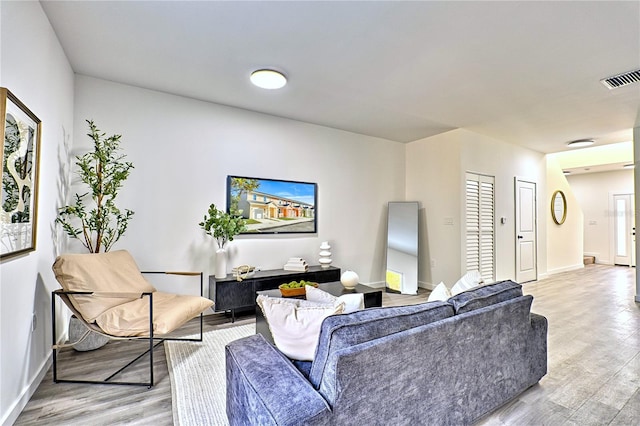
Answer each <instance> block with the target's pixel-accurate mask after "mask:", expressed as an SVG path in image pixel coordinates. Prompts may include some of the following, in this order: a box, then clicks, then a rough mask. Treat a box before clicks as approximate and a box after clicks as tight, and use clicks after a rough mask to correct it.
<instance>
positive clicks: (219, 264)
mask: <svg viewBox="0 0 640 426" xmlns="http://www.w3.org/2000/svg"><path fill="white" fill-rule="evenodd" d="M226 277H227V250H225V249H223V248H219V249H218V250H216V278H226Z"/></svg>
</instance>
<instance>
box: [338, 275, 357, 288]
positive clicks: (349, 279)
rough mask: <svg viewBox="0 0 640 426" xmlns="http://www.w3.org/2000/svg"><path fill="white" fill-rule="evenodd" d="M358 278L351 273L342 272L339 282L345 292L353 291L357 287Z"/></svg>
mask: <svg viewBox="0 0 640 426" xmlns="http://www.w3.org/2000/svg"><path fill="white" fill-rule="evenodd" d="M358 281H360V277H359V276H358V274H356V273H355V272H353V271H344V272H343V273H342V275H341V276H340V282H341V283H342V285H343V286H344V288H346V289H347V290H353V289H354V288H356V286H357V285H358Z"/></svg>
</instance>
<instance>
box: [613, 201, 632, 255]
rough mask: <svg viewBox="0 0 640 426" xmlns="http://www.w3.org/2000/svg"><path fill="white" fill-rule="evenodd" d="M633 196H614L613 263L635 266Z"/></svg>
mask: <svg viewBox="0 0 640 426" xmlns="http://www.w3.org/2000/svg"><path fill="white" fill-rule="evenodd" d="M634 218H635V215H634V213H633V194H614V195H613V247H614V257H613V263H615V264H616V265H625V266H635V262H634V261H635V259H634V257H635V256H634V253H633V245H634V244H635V243H634V240H635V223H634V222H635V221H634Z"/></svg>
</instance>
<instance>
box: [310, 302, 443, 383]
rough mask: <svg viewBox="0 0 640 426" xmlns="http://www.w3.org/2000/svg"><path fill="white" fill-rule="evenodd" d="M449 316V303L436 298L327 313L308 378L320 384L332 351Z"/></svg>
mask: <svg viewBox="0 0 640 426" xmlns="http://www.w3.org/2000/svg"><path fill="white" fill-rule="evenodd" d="M452 316H453V308H452V306H451V305H450V304H449V303H447V302H440V301H437V302H428V303H421V304H418V305H411V306H398V307H386V308H370V309H365V310H362V311H357V312H353V313H351V314H343V315H336V316H331V317H327V318H326V319H325V320H324V322H323V323H322V328H321V329H320V337H319V342H318V349H317V351H316V355H315V358H314V360H313V363H312V365H311V371H310V373H309V381H310V382H311V384H313V385H314V386H315V387H316V388H318V387H319V386H320V381H321V380H322V375H323V374H324V370H325V364H326V362H327V359H328V358H329V355H330V354H331V353H332V352H335V351H337V350H340V349H342V348H346V347H350V346H354V345H358V344H360V343H364V342H368V341H370V340H374V339H377V338H380V337H384V336H388V335H390V334H393V333H398V332H400V331H404V330H408V329H410V328H414V327H419V326H421V325H424V324H429V323H431V322H435V321H439V320H441V319H444V318H449V317H452Z"/></svg>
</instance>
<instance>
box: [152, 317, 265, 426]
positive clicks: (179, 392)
mask: <svg viewBox="0 0 640 426" xmlns="http://www.w3.org/2000/svg"><path fill="white" fill-rule="evenodd" d="M255 333H256V325H255V323H251V324H246V325H240V326H234V327H229V328H224V329H220V330H214V331H209V332H206V333H204V335H203V341H202V342H170V341H167V342H165V343H164V348H165V349H164V350H165V353H166V354H167V365H168V367H169V377H170V378H171V400H172V404H173V424H174V425H179V426H192V425H205V424H206V425H216V426H218V425H228V424H229V423H228V421H227V415H226V373H225V358H224V347H225V345H226V344H227V343H229V342H232V341H234V340H237V339H240V338H242V337H246V336H250V335H252V334H255Z"/></svg>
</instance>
